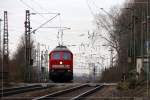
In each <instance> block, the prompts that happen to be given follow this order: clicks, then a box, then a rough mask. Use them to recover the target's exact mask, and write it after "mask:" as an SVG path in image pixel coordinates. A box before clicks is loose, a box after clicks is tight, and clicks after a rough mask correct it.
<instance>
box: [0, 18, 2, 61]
mask: <svg viewBox="0 0 150 100" xmlns="http://www.w3.org/2000/svg"><path fill="white" fill-rule="evenodd" d="M1 22H2V19H0V59H1V58H2V37H1V33H2V30H1ZM0 62H1V61H0Z"/></svg>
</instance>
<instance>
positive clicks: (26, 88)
mask: <svg viewBox="0 0 150 100" xmlns="http://www.w3.org/2000/svg"><path fill="white" fill-rule="evenodd" d="M45 88H46V87H43V86H42V85H31V86H23V87H15V88H8V89H1V90H0V91H1V92H0V96H1V97H5V96H10V95H15V94H20V93H24V92H29V91H35V90H41V89H45Z"/></svg>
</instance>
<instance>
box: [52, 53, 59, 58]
mask: <svg viewBox="0 0 150 100" xmlns="http://www.w3.org/2000/svg"><path fill="white" fill-rule="evenodd" d="M52 59H56V60H57V59H60V52H53V53H52Z"/></svg>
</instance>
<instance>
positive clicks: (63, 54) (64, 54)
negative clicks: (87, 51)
mask: <svg viewBox="0 0 150 100" xmlns="http://www.w3.org/2000/svg"><path fill="white" fill-rule="evenodd" d="M62 59H63V60H70V59H71V55H70V53H68V52H63V53H62Z"/></svg>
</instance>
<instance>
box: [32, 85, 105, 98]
mask: <svg viewBox="0 0 150 100" xmlns="http://www.w3.org/2000/svg"><path fill="white" fill-rule="evenodd" d="M102 87H104V85H96V86H90V85H88V84H83V85H80V86H76V87H73V88H69V89H66V90H61V91H58V92H54V93H51V94H48V95H45V96H42V97H37V98H35V99H33V100H80V99H83V98H84V97H86V96H88V95H90V94H92V93H94V92H96V91H97V90H100V89H101V88H102Z"/></svg>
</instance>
